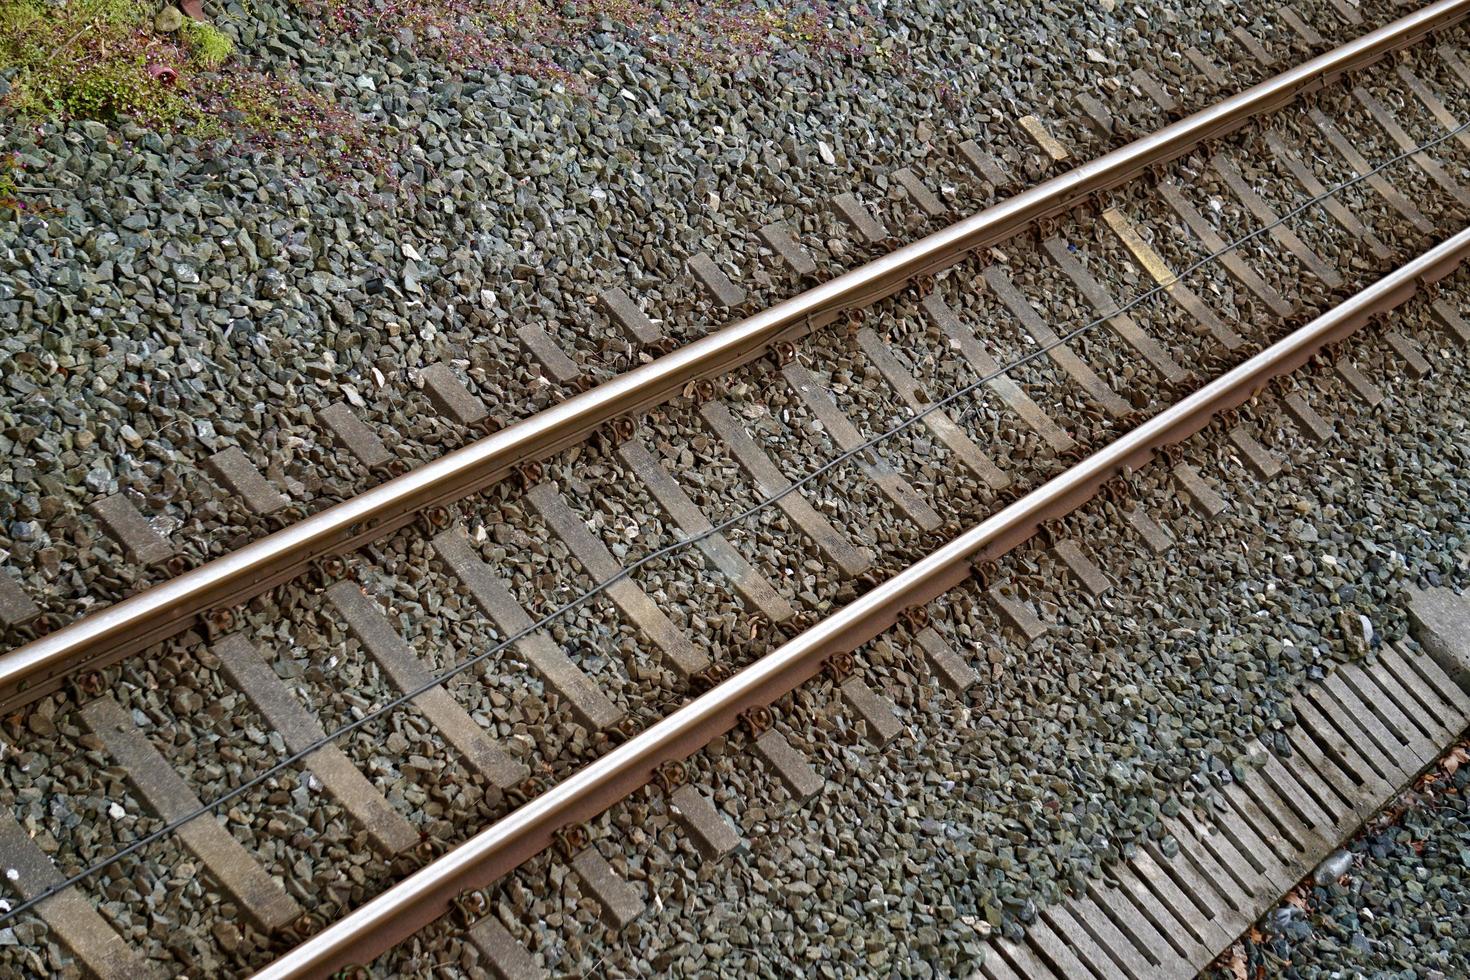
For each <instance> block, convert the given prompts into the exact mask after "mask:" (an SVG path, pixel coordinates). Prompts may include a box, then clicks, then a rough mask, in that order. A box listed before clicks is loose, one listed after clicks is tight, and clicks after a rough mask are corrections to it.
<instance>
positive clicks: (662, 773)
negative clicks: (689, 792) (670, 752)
mask: <svg viewBox="0 0 1470 980" xmlns="http://www.w3.org/2000/svg"><path fill="white" fill-rule="evenodd" d="M653 781H654V782H656V783H657V784H658V787H659V789H661V790H663V791H664V793H665V794H668V793H672V792H673V791H674V790H676V789H678V788H679V787H680V786H683V785H685V784H687V783H688V782H689V770H688V769H687V768H685V766H684V763H682V762H677V761H675V760H673V759H670V760H669V761H667V762H662V763H659V767H658V768H657V769H655V770H654V771H653Z"/></svg>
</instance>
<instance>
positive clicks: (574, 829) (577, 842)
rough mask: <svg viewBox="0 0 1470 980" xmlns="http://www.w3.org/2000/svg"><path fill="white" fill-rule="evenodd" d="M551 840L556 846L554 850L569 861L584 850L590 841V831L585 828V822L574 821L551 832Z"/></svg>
mask: <svg viewBox="0 0 1470 980" xmlns="http://www.w3.org/2000/svg"><path fill="white" fill-rule="evenodd" d="M551 841H552V844H553V845H554V846H555V847H556V852H557V853H558V854H560V855H561V856H562V858H563V859H565V860H567V861H570V860H572V858H574V857H576V856H577V855H578V854H580V853H582V851H584V850H586V849H587V846H588V845H589V844H591V843H592V833H591V832H590V831H589V830H588V829H587V825H586V824H584V823H574V824H569V825H567V826H565V827H562V828H561V829H560V830H558V831H556V832H555V833H554V834H552V835H551Z"/></svg>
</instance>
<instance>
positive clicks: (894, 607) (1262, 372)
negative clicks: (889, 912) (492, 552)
mask: <svg viewBox="0 0 1470 980" xmlns="http://www.w3.org/2000/svg"><path fill="white" fill-rule="evenodd" d="M1467 255H1470V228H1467V229H1465V230H1463V231H1461V232H1459V233H1458V234H1456V235H1455V236H1453V237H1452V238H1450V239H1448V240H1447V241H1445V242H1443V243H1442V244H1440V245H1438V246H1436V247H1435V248H1433V249H1431V250H1430V251H1428V252H1426V253H1425V254H1423V255H1421V256H1420V257H1419V258H1417V259H1414V260H1413V261H1412V262H1409V263H1408V264H1406V265H1404V266H1402V267H1400V268H1399V269H1397V270H1395V271H1394V272H1392V273H1390V274H1389V275H1387V276H1385V277H1384V278H1383V279H1380V280H1379V281H1378V282H1376V283H1374V284H1373V285H1371V286H1369V287H1367V288H1366V289H1364V290H1362V291H1361V292H1359V293H1357V294H1356V295H1354V296H1352V297H1351V298H1349V299H1348V300H1347V301H1345V302H1344V303H1342V304H1341V305H1340V306H1337V307H1336V308H1334V309H1332V310H1330V311H1329V312H1327V313H1324V314H1322V315H1321V316H1319V317H1317V318H1316V319H1314V320H1313V321H1311V322H1310V323H1308V324H1307V325H1306V326H1304V327H1302V328H1300V329H1299V330H1296V331H1294V332H1293V333H1291V334H1290V335H1289V336H1287V337H1286V338H1284V339H1283V340H1280V341H1278V342H1277V343H1275V344H1272V345H1271V346H1270V347H1268V348H1267V349H1266V350H1264V351H1262V352H1261V353H1259V354H1257V355H1256V356H1254V357H1252V358H1250V359H1249V360H1247V361H1245V362H1244V363H1242V364H1240V365H1239V366H1237V367H1235V368H1234V369H1232V370H1230V371H1228V372H1226V373H1225V374H1223V375H1221V376H1220V377H1219V378H1216V379H1215V380H1214V381H1212V382H1210V383H1209V384H1207V385H1205V386H1204V387H1202V388H1200V389H1199V390H1198V391H1196V392H1195V393H1194V394H1192V395H1190V396H1188V397H1187V398H1184V399H1183V400H1181V401H1180V402H1178V403H1176V404H1175V405H1173V406H1171V407H1170V408H1168V409H1165V410H1164V411H1163V412H1160V413H1159V414H1158V415H1156V416H1154V417H1153V418H1151V419H1149V420H1148V421H1147V422H1144V423H1143V424H1142V425H1140V426H1138V427H1137V428H1135V429H1133V430H1132V431H1131V432H1129V433H1127V434H1126V435H1123V436H1122V437H1120V438H1118V439H1117V440H1115V441H1114V442H1112V443H1110V444H1109V445H1108V446H1106V447H1104V448H1103V449H1100V450H1098V451H1097V452H1095V453H1093V454H1092V455H1091V456H1088V457H1087V458H1086V459H1084V460H1082V461H1081V462H1080V463H1078V464H1077V465H1076V466H1074V467H1072V468H1071V469H1069V470H1067V471H1066V472H1065V473H1063V474H1061V475H1060V476H1057V477H1055V478H1053V479H1052V480H1050V481H1048V482H1047V483H1045V484H1043V485H1042V486H1041V487H1038V488H1037V489H1036V490H1034V491H1032V492H1031V493H1029V494H1027V495H1026V496H1024V497H1022V498H1021V499H1020V500H1018V501H1016V502H1015V503H1013V504H1011V505H1010V506H1008V507H1006V508H1005V509H1003V510H1001V511H1000V512H999V513H996V514H994V515H993V516H991V517H989V518H987V519H986V520H984V521H983V522H981V523H980V524H978V525H976V526H975V527H973V528H971V529H970V530H969V531H966V532H965V533H963V534H961V535H960V536H959V537H957V538H955V539H954V540H953V541H951V542H950V543H949V544H947V545H945V546H944V547H942V548H940V549H939V550H937V551H935V552H933V553H931V554H930V555H928V556H927V557H925V558H923V559H922V560H920V561H919V562H917V563H916V564H914V565H912V566H910V567H909V568H907V569H905V570H904V571H903V572H900V573H899V574H897V575H895V576H894V577H893V578H890V579H888V580H887V581H886V582H884V583H882V584H881V585H879V586H877V587H876V588H874V589H873V590H871V591H870V592H868V593H866V594H864V595H863V596H862V597H860V598H859V599H857V600H855V601H853V602H852V603H850V604H848V605H847V606H844V607H843V608H842V609H841V610H839V611H838V612H836V613H834V614H833V615H831V616H829V617H828V618H827V619H825V620H823V621H822V622H821V623H818V624H817V625H816V626H813V627H812V628H811V629H809V630H807V631H806V632H804V633H802V634H801V635H800V636H798V637H796V638H795V639H793V640H791V641H790V642H788V643H785V644H783V645H782V646H781V647H779V648H778V649H776V650H775V651H773V652H772V653H771V654H770V655H769V656H766V657H764V658H762V659H761V660H760V661H758V662H757V663H755V664H753V665H752V666H750V667H748V668H746V669H745V670H743V671H741V672H740V673H739V674H737V675H736V676H735V677H733V678H731V679H730V680H728V681H726V682H725V683H723V684H721V685H719V686H718V687H716V688H714V689H713V690H711V691H709V692H708V693H706V694H704V695H702V696H700V697H698V698H696V699H695V700H693V701H691V702H690V703H689V704H687V705H685V706H684V707H683V708H680V709H679V710H678V711H675V712H674V713H673V714H671V715H669V716H668V717H666V718H664V719H663V720H662V721H659V722H657V723H656V724H654V725H653V726H652V727H650V728H648V729H647V730H645V731H644V732H643V733H642V734H640V735H638V736H636V737H635V738H633V739H631V740H630V741H628V742H626V743H624V744H623V745H621V746H619V747H618V748H616V749H614V750H613V751H611V752H609V753H608V754H607V755H605V756H603V757H602V758H601V759H598V760H597V761H595V762H593V763H592V764H590V765H588V766H587V767H586V768H584V769H582V770H581V771H579V772H577V773H576V774H575V775H573V776H570V777H569V778H567V779H565V780H563V781H562V782H560V783H558V784H557V785H556V786H554V787H552V788H551V789H549V790H547V791H546V792H545V793H543V794H541V795H540V796H538V797H536V798H535V799H534V800H532V801H530V802H529V803H527V804H525V805H524V806H522V807H521V808H520V809H518V810H516V811H514V812H513V813H511V814H509V815H508V816H507V817H505V818H504V819H502V820H500V821H499V822H497V823H495V824H493V825H492V826H490V827H489V828H487V829H486V830H484V831H481V832H480V833H479V834H478V835H477V836H475V837H473V838H471V839H470V840H469V841H467V842H465V843H464V844H462V845H460V846H459V847H457V848H455V849H454V850H453V851H451V852H449V853H448V854H446V855H445V856H444V857H441V858H439V859H438V860H436V861H434V862H433V863H432V864H430V865H428V866H427V867H425V868H423V869H421V870H420V871H418V872H417V873H415V874H414V875H412V876H411V877H409V878H407V879H405V880H404V881H402V882H400V883H399V884H397V885H395V886H393V887H392V888H390V889H389V890H388V891H386V892H384V893H383V894H381V895H379V896H378V897H377V898H375V899H373V900H372V901H370V902H368V903H367V904H366V905H364V906H363V907H362V908H360V909H358V910H357V911H355V912H353V913H351V914H350V915H348V916H346V917H345V918H343V919H341V920H339V921H338V922H337V923H335V924H334V925H332V926H330V927H329V928H327V929H326V930H324V931H323V932H321V933H319V934H318V935H316V936H315V937H313V938H311V939H309V940H307V941H305V942H303V943H301V944H300V945H299V946H297V947H296V948H295V949H293V950H291V951H290V952H289V953H287V954H286V955H285V956H283V957H281V958H280V959H278V960H277V961H276V962H275V963H273V964H271V965H270V966H268V967H266V968H265V969H263V970H261V971H260V972H259V973H257V974H255V980H289V978H298V977H321V976H325V975H328V974H330V973H331V972H333V971H334V970H337V969H340V968H342V967H344V966H347V965H350V964H352V963H367V962H370V961H371V960H372V959H373V958H374V957H376V956H377V955H378V954H379V953H381V952H383V951H384V950H386V949H388V948H390V947H391V946H392V945H394V944H395V943H397V942H399V941H401V940H402V939H404V938H406V937H408V936H409V935H412V934H413V933H414V932H415V931H417V930H418V929H419V928H421V927H422V926H424V925H426V924H427V923H429V922H431V921H433V920H434V919H436V918H438V917H439V916H440V915H442V914H443V913H444V912H446V911H447V910H448V909H449V908H450V903H451V902H452V900H453V899H454V898H455V897H456V896H458V895H459V894H461V893H462V892H464V891H466V890H467V889H473V888H482V887H484V886H485V885H487V884H489V883H490V882H492V881H494V880H496V879H497V878H499V877H500V876H502V875H504V874H506V873H508V872H509V871H511V870H513V869H514V868H516V867H517V866H518V865H520V864H521V863H523V862H524V861H526V860H528V859H529V858H531V857H533V856H534V855H536V854H537V853H539V852H540V851H542V850H544V849H545V848H547V847H549V846H550V845H551V842H552V839H553V835H554V834H555V832H556V831H558V830H560V829H562V828H564V827H568V826H571V825H575V824H578V823H582V822H585V821H588V820H591V819H593V818H594V817H596V816H597V815H598V814H600V813H601V812H602V811H604V810H605V809H607V807H609V806H611V805H612V804H614V803H616V802H617V801H618V800H620V799H623V798H624V797H626V796H627V795H628V794H630V793H632V792H633V791H634V790H636V789H638V788H639V787H640V786H643V785H644V784H645V783H647V782H649V781H650V780H651V779H652V778H653V774H654V772H655V771H656V770H657V769H658V767H659V766H660V765H662V764H663V763H665V762H670V761H677V760H682V759H684V758H686V757H687V756H689V755H691V754H693V753H694V752H696V751H698V750H699V749H701V748H702V747H703V746H705V745H706V744H708V743H709V742H710V741H711V740H713V739H714V738H716V737H718V736H719V735H722V734H724V733H725V732H726V731H728V730H729V729H731V728H733V727H734V726H735V724H736V722H737V721H738V719H739V717H740V714H741V713H742V712H744V711H746V710H747V709H750V708H756V707H762V706H765V705H769V704H771V703H772V702H774V701H776V700H777V699H778V698H780V697H782V696H784V695H785V694H786V693H788V692H789V691H791V690H793V689H795V688H796V687H798V686H800V685H801V684H803V683H805V682H806V681H807V680H809V679H810V678H811V677H813V676H814V675H816V674H817V673H818V672H820V671H821V670H822V667H823V664H824V663H825V661H826V660H827V658H828V657H831V656H832V655H834V654H837V653H846V652H850V651H852V650H854V649H856V648H857V647H859V646H860V645H862V644H863V643H865V642H867V641H868V640H870V639H872V638H873V637H874V636H877V635H878V634H879V633H881V632H882V631H883V630H885V629H887V628H888V627H889V626H890V625H891V624H893V623H894V622H895V621H897V620H898V618H899V617H900V616H901V615H902V614H903V613H904V611H905V610H907V609H909V608H911V607H913V606H915V605H920V604H923V603H926V602H928V601H930V600H931V599H933V598H935V597H936V596H938V595H940V594H942V593H944V592H946V591H948V590H950V589H952V588H954V587H955V586H956V585H958V584H960V583H961V582H963V581H964V580H965V579H966V578H967V577H969V575H970V574H971V573H972V569H973V568H974V566H975V565H976V564H977V563H981V562H987V561H991V560H994V559H995V558H998V557H999V556H1001V555H1003V554H1005V553H1006V552H1007V551H1009V550H1011V549H1012V548H1014V547H1016V546H1017V545H1018V544H1020V543H1022V542H1024V541H1025V540H1027V539H1028V538H1030V537H1031V536H1032V535H1034V534H1036V533H1037V531H1038V530H1039V529H1040V528H1041V527H1042V526H1043V525H1044V524H1046V523H1048V522H1049V521H1053V520H1056V519H1057V518H1059V517H1062V516H1063V515H1065V514H1067V513H1070V512H1071V511H1072V510H1075V509H1076V508H1077V507H1079V506H1081V505H1082V504H1083V503H1085V502H1086V501H1087V500H1089V499H1091V498H1092V497H1093V496H1094V495H1096V494H1097V493H1098V491H1099V490H1100V489H1101V488H1102V487H1103V486H1104V485H1105V484H1106V483H1107V482H1108V481H1109V480H1111V479H1113V478H1114V477H1116V476H1118V475H1120V474H1124V473H1126V472H1129V471H1131V470H1136V469H1138V468H1139V467H1141V466H1143V465H1144V464H1146V463H1147V462H1148V461H1149V460H1151V459H1152V458H1153V456H1154V454H1155V452H1157V451H1158V450H1159V449H1161V448H1163V447H1165V446H1168V445H1171V444H1174V443H1177V442H1179V441H1181V440H1183V439H1186V438H1188V437H1189V436H1191V435H1193V434H1194V433H1195V432H1197V431H1199V430H1200V429H1201V428H1203V427H1204V426H1205V425H1207V424H1208V423H1209V421H1210V419H1211V418H1213V416H1214V415H1216V414H1217V413H1219V412H1223V411H1227V410H1229V409H1231V408H1234V407H1236V406H1238V405H1240V404H1242V403H1244V402H1245V401H1247V400H1248V399H1250V398H1251V397H1253V396H1254V395H1256V394H1257V393H1258V392H1260V391H1261V389H1262V388H1263V387H1264V386H1265V385H1266V383H1267V382H1269V381H1270V380H1271V379H1272V378H1274V377H1277V376H1278V375H1281V374H1286V373H1288V372H1290V371H1293V370H1295V369H1296V368H1298V367H1300V366H1301V365H1302V364H1304V363H1305V362H1306V361H1307V360H1308V359H1309V358H1311V356H1312V355H1313V354H1314V353H1316V352H1317V351H1318V350H1319V349H1321V348H1322V347H1323V346H1325V345H1328V344H1332V343H1335V342H1336V341H1338V340H1341V339H1342V338H1344V337H1346V336H1348V335H1349V334H1352V333H1353V332H1355V331H1357V330H1358V329H1359V328H1361V327H1362V326H1363V325H1365V324H1366V323H1368V322H1369V321H1370V319H1371V318H1372V317H1373V316H1375V315H1376V314H1379V313H1385V312H1388V311H1390V310H1393V309H1395V308H1397V307H1398V306H1400V305H1402V304H1403V303H1404V302H1406V301H1407V300H1408V299H1409V298H1410V297H1412V296H1413V295H1414V294H1415V293H1416V292H1417V291H1418V289H1419V287H1420V286H1421V285H1423V284H1427V283H1432V282H1436V281H1438V280H1439V279H1441V278H1443V277H1444V276H1446V275H1449V274H1450V273H1451V272H1453V271H1454V270H1455V269H1456V268H1457V267H1458V266H1459V265H1460V263H1461V262H1462V261H1464V259H1465V257H1466V256H1467Z"/></svg>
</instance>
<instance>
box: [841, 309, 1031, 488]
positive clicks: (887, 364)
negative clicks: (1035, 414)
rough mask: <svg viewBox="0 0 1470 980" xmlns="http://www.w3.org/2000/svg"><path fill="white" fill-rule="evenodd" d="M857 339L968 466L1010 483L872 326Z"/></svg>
mask: <svg viewBox="0 0 1470 980" xmlns="http://www.w3.org/2000/svg"><path fill="white" fill-rule="evenodd" d="M857 342H858V348H859V349H860V350H861V351H862V352H863V356H864V357H866V358H867V360H868V363H870V364H872V365H873V367H875V368H877V369H878V373H879V374H880V375H882V376H883V380H884V381H886V382H887V383H888V386H889V387H890V388H892V389H893V391H894V393H895V394H896V395H898V397H899V400H900V401H902V402H903V403H904V404H905V405H906V406H908V408H909V410H910V411H912V412H914V413H919V412H925V411H927V414H925V415H924V417H923V418H924V426H925V427H926V428H927V429H928V430H929V431H930V432H931V433H932V434H933V435H934V437H935V438H936V439H938V440H939V442H940V444H941V445H942V446H944V448H945V449H947V450H948V451H949V452H950V453H952V454H953V455H954V457H955V458H956V459H957V460H959V462H960V463H961V464H962V465H963V466H964V467H965V468H966V469H967V470H969V471H970V472H971V473H973V474H975V475H976V476H978V477H979V478H980V479H981V480H983V481H984V482H985V485H986V486H988V487H990V488H991V489H992V490H1004V489H1005V488H1006V487H1008V486H1010V483H1011V478H1010V477H1009V476H1007V475H1006V473H1005V472H1004V471H1003V470H1001V469H1000V467H998V466H996V465H995V463H993V462H991V460H990V457H988V456H986V455H985V451H984V450H982V449H981V448H980V447H979V446H977V445H975V442H974V440H972V439H971V438H970V437H969V435H967V434H966V432H965V430H964V429H962V428H960V426H959V425H958V424H957V423H956V422H955V421H954V419H953V418H951V417H950V415H949V414H948V413H947V412H946V411H945V410H944V409H942V408H930V406H929V396H928V395H927V394H925V393H924V391H923V389H922V387H921V386H920V385H919V382H918V381H917V380H916V379H915V378H914V376H913V375H912V374H911V373H910V372H909V369H908V368H907V367H906V366H905V365H904V363H903V361H902V360H901V359H900V358H899V355H898V354H897V353H895V352H894V351H893V350H892V349H891V348H890V347H889V346H888V345H887V344H885V343H884V342H883V341H882V340H880V339H879V337H878V334H877V333H876V332H874V331H873V330H872V329H871V328H869V327H863V328H861V329H860V330H858V332H857ZM1012 384H1014V382H1012ZM1023 397H1024V396H1023ZM1038 411H1039V410H1038Z"/></svg>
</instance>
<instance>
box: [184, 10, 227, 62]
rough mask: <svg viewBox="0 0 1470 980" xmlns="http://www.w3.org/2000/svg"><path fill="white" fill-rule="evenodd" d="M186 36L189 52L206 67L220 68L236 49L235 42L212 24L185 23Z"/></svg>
mask: <svg viewBox="0 0 1470 980" xmlns="http://www.w3.org/2000/svg"><path fill="white" fill-rule="evenodd" d="M184 38H185V40H186V41H187V42H188V44H189V53H190V54H191V55H192V56H193V58H194V60H195V61H196V62H198V63H199V65H200V66H202V67H204V68H218V67H219V66H220V65H222V64H224V63H225V61H226V60H228V59H229V57H230V55H231V53H233V52H234V50H235V43H234V42H233V41H231V40H230V39H229V38H228V37H227V36H225V35H224V34H222V33H221V32H220V30H219V29H218V28H217V27H215V26H214V25H212V24H201V23H199V22H198V21H190V22H189V23H188V24H185V25H184Z"/></svg>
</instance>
